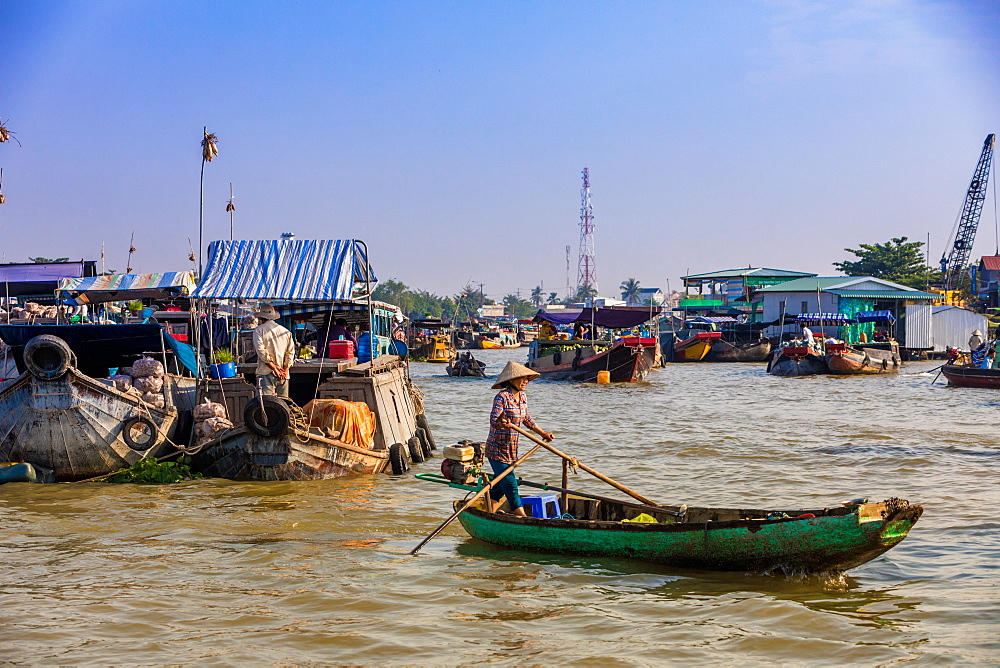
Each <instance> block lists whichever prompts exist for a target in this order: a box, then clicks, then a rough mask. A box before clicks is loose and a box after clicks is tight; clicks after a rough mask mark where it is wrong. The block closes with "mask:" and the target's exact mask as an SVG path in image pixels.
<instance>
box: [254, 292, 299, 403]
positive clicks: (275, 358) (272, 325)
mask: <svg viewBox="0 0 1000 668" xmlns="http://www.w3.org/2000/svg"><path fill="white" fill-rule="evenodd" d="M280 315H281V314H279V313H278V311H277V310H275V308H274V306H272V305H271V304H264V305H263V306H261V307H260V310H259V311H256V312H255V313H254V316H256V317H257V319H258V320H259V321H260V324H259V325H257V327H256V328H254V330H253V347H254V349H255V350H256V351H257V380H258V381H259V384H260V388H261V392H263V393H264V394H278V395H281V396H283V397H287V396H288V373H289V370H290V369H291V368H292V363H293V362H294V361H295V339H294V338H293V337H292V333H291V332H289V331H288V330H287V329H285V328H284V327H282V326H281V325H279V324H278V323H276V322H275V320H277V319H278V318H279V317H280Z"/></svg>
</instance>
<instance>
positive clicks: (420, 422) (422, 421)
mask: <svg viewBox="0 0 1000 668" xmlns="http://www.w3.org/2000/svg"><path fill="white" fill-rule="evenodd" d="M417 426H418V427H420V428H421V429H423V430H424V436H425V437H426V438H427V442H428V443H429V444H430V446H431V450H437V449H438V446H437V443H435V442H434V434H432V433H431V426H430V425H429V424H427V416H426V415H424V414H423V413H421V414H420V415H418V416H417Z"/></svg>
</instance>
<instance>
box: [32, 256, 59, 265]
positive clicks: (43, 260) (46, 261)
mask: <svg viewBox="0 0 1000 668" xmlns="http://www.w3.org/2000/svg"><path fill="white" fill-rule="evenodd" d="M28 260H29V261H31V262H34V263H35V264H49V263H51V262H69V258H68V257H57V258H49V257H29V258H28Z"/></svg>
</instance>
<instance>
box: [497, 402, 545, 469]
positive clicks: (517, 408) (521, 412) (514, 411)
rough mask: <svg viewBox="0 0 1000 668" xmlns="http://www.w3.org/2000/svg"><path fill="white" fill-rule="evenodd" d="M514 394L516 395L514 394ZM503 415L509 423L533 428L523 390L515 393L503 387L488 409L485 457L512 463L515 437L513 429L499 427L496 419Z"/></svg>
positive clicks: (515, 442) (515, 451)
mask: <svg viewBox="0 0 1000 668" xmlns="http://www.w3.org/2000/svg"><path fill="white" fill-rule="evenodd" d="M515 394H516V395H517V396H515ZM501 415H503V416H504V417H506V418H507V420H508V421H509V422H510V423H511V424H516V425H517V426H519V427H520V426H524V427H527V428H528V429H534V428H535V421H534V420H532V419H531V416H530V415H529V414H528V398H527V397H526V396H525V394H524V392H518V393H515V392H514V391H513V390H512V389H510V388H509V387H505V388H504V389H502V390H500V391H499V392H498V393H497V396H496V398H495V399H494V400H493V410H492V411H490V435H489V437H488V438H487V439H486V458H487V459H494V460H496V461H498V462H506V463H507V464H513V463H514V461H516V460H517V437H518V436H520V434H518V433H517V432H516V431H514V430H513V429H501V428H500V427H498V426H497V419H498V418H499V417H500V416H501Z"/></svg>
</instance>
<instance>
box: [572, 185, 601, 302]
mask: <svg viewBox="0 0 1000 668" xmlns="http://www.w3.org/2000/svg"><path fill="white" fill-rule="evenodd" d="M596 260H597V257H596V254H595V252H594V207H593V205H592V204H591V203H590V170H589V169H588V168H586V167H584V168H583V188H581V189H580V261H579V266H578V268H577V273H576V284H577V287H578V288H583V287H586V288H589V289H590V292H591V294H592V295H596V294H597V263H596ZM589 296H590V295H588V297H589Z"/></svg>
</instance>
